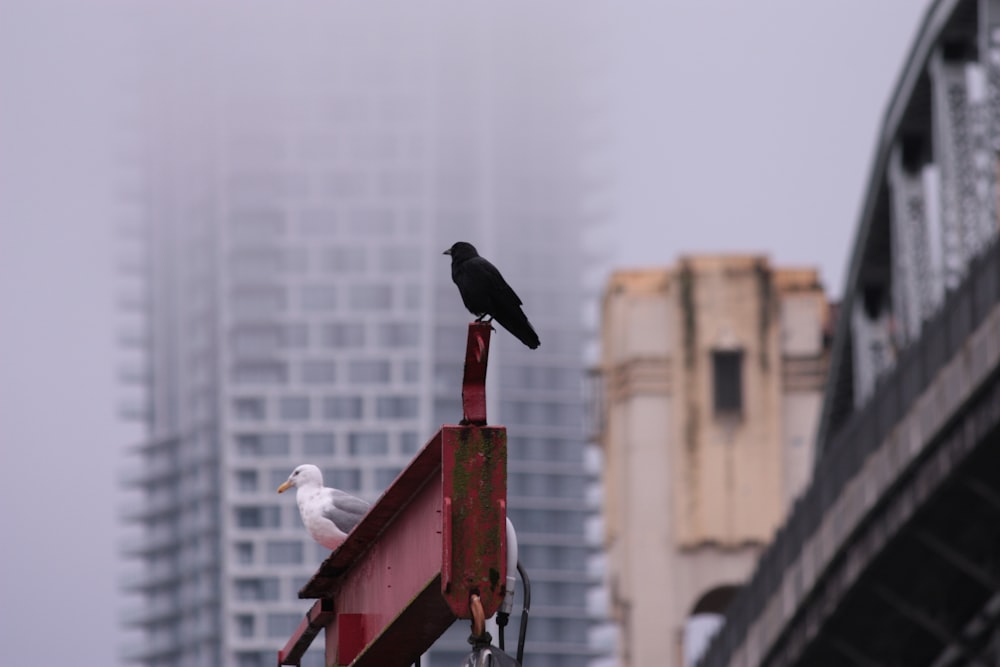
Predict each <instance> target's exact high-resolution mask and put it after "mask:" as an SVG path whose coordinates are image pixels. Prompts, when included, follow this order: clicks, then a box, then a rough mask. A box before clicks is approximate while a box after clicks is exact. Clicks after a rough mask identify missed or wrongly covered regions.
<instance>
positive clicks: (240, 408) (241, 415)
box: [233, 398, 267, 421]
mask: <svg viewBox="0 0 1000 667" xmlns="http://www.w3.org/2000/svg"><path fill="white" fill-rule="evenodd" d="M233 409H234V411H235V412H236V418H237V419H246V420H248V421H261V420H262V419H264V418H265V417H266V416H267V410H266V409H265V402H264V399H263V398H237V399H236V400H234V401H233Z"/></svg>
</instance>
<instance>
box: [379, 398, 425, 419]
mask: <svg viewBox="0 0 1000 667" xmlns="http://www.w3.org/2000/svg"><path fill="white" fill-rule="evenodd" d="M375 416H376V417H378V418H379V419H414V418H416V416H417V397H416V396H379V397H378V398H376V399H375Z"/></svg>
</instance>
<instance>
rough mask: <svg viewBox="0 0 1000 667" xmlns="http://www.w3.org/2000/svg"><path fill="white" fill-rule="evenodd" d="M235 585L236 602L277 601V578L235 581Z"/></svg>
mask: <svg viewBox="0 0 1000 667" xmlns="http://www.w3.org/2000/svg"><path fill="white" fill-rule="evenodd" d="M235 585H236V599H237V600H241V601H245V602H249V601H257V600H277V599H278V590H279V586H278V578H277V577H259V578H247V579H237V580H236V582H235Z"/></svg>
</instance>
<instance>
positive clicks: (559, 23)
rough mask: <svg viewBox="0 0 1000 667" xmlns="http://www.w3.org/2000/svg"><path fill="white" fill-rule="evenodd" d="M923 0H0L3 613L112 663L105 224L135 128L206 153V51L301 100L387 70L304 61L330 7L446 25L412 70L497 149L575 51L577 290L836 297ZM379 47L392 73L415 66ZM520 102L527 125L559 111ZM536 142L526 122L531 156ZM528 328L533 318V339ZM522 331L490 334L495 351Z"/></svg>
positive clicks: (117, 606)
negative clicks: (653, 272) (635, 288)
mask: <svg viewBox="0 0 1000 667" xmlns="http://www.w3.org/2000/svg"><path fill="white" fill-rule="evenodd" d="M928 5H929V2H928V1H927V0H920V1H919V2H913V1H912V0H880V1H879V2H874V3H873V2H870V0H849V1H844V0H822V1H819V0H817V1H814V2H809V3H803V2H796V1H794V0H774V1H770V2H763V3H748V2H740V1H737V0H728V1H723V0H717V1H714V2H695V1H694V0H670V1H666V2H645V1H641V2H634V3H612V2H588V3H584V4H583V5H582V6H581V5H580V4H579V3H570V2H562V3H546V4H545V5H544V6H541V7H539V6H535V5H534V4H531V3H506V4H504V5H503V6H502V7H500V6H489V7H488V8H487V7H486V6H485V5H477V6H475V7H473V8H469V7H467V6H465V5H460V4H459V3H454V4H453V5H452V4H448V3H439V2H436V3H433V4H426V5H425V4H423V3H421V4H420V5H419V8H418V7H417V6H416V5H413V4H402V3H400V4H399V5H398V6H396V5H393V4H380V5H379V7H378V8H377V9H369V8H367V7H365V8H362V7H361V6H360V5H350V6H349V7H347V6H345V5H344V4H329V5H327V4H324V5H323V6H320V4H319V3H253V5H252V7H253V8H252V9H250V10H248V9H246V8H245V7H244V5H243V3H236V2H215V3H204V4H197V3H179V4H175V3H166V2H154V3H142V4H139V3H124V2H122V3H113V4H109V3H76V2H69V1H65V2H49V1H41V2H39V1H31V0H0V481H2V484H0V499H2V505H3V507H4V508H5V511H4V513H3V516H2V518H0V534H2V535H3V544H4V549H3V558H2V563H3V566H2V567H0V599H2V600H3V603H2V607H0V609H2V616H0V637H2V638H3V639H4V640H5V643H6V645H7V646H9V647H11V648H12V649H13V650H14V651H16V652H18V653H20V652H26V653H27V654H26V655H25V656H24V657H23V658H21V660H23V661H24V662H25V663H26V664H37V665H55V664H69V663H71V662H72V663H73V664H85V665H90V664H93V665H98V664H100V665H115V664H124V663H123V662H121V657H120V650H121V646H122V644H123V636H124V633H123V630H122V629H121V624H120V620H121V615H122V613H123V608H124V607H125V606H126V605H127V602H126V601H125V598H124V596H123V595H122V593H121V592H120V590H119V589H120V585H121V577H122V573H123V572H124V571H125V570H126V569H127V568H126V566H125V564H124V560H123V559H122V557H121V556H120V553H119V552H120V550H121V549H120V547H121V543H122V540H123V539H125V538H127V537H128V536H129V532H128V530H127V529H126V528H124V527H123V526H122V525H121V522H120V517H121V515H122V513H123V509H124V508H125V506H126V505H127V504H128V503H129V502H132V501H133V500H134V499H132V498H131V497H129V496H128V495H126V493H125V492H123V491H122V490H121V488H120V486H121V484H120V479H121V471H122V469H123V466H124V465H125V459H124V456H123V452H124V451H125V449H126V447H127V446H129V445H132V444H135V443H137V442H139V441H140V440H141V439H142V437H143V435H144V433H143V430H142V429H141V428H140V426H139V425H138V424H137V423H136V422H128V421H125V420H123V419H121V418H120V416H119V413H120V411H121V408H122V407H123V406H125V407H128V406H129V405H130V401H135V400H136V394H135V390H134V389H128V388H127V387H124V386H123V383H122V382H121V374H122V371H123V364H125V366H127V364H128V363H129V359H128V355H127V353H126V354H125V355H124V356H123V352H122V349H121V345H120V343H121V339H122V337H123V335H125V336H127V335H128V333H129V332H130V331H131V329H130V327H133V326H134V324H135V323H134V321H132V320H130V315H129V314H128V312H129V309H128V301H129V299H130V298H133V297H134V296H135V295H134V294H133V293H131V292H130V289H131V286H130V283H129V280H128V279H127V269H128V266H129V258H128V257H127V256H126V257H124V259H123V250H122V248H123V245H122V234H123V229H124V230H126V232H124V233H127V228H128V224H129V221H130V217H131V218H134V216H135V215H136V208H135V206H134V197H135V192H136V188H139V187H141V183H140V182H139V180H138V179H137V173H136V168H137V164H138V162H139V161H140V160H141V159H145V158H148V155H145V157H144V156H143V154H142V151H143V150H150V149H149V146H154V147H155V146H160V147H162V146H175V147H176V146H182V145H190V146H191V150H192V151H193V152H197V150H198V148H199V146H200V145H202V142H210V141H211V140H212V139H211V136H210V135H209V134H207V133H205V132H204V131H205V130H206V126H205V125H202V124H201V123H200V122H199V114H200V110H202V109H210V108H211V105H210V100H211V96H212V95H213V94H214V92H215V91H214V90H213V89H212V88H211V87H210V86H209V87H203V86H207V85H208V84H207V83H206V82H208V81H210V80H211V78H210V77H205V76H203V75H204V74H205V72H204V71H202V67H203V66H206V65H210V66H212V67H216V66H218V67H220V68H224V67H231V68H232V69H231V70H227V71H233V72H239V74H238V75H236V77H235V78H232V79H229V80H228V81H227V84H226V85H227V87H228V88H227V89H228V90H238V89H246V90H248V91H253V90H255V89H258V92H257V93H255V95H256V97H254V95H249V96H248V97H247V100H248V101H247V106H246V107H245V108H240V109H237V110H234V113H235V114H236V115H237V116H239V114H243V113H246V115H247V117H257V116H254V114H258V115H260V114H265V115H266V114H267V113H270V112H272V111H273V112H274V113H278V114H286V113H290V114H294V113H295V111H296V110H295V109H294V108H291V107H288V108H283V107H282V104H281V101H282V99H283V98H282V97H281V96H280V95H277V96H275V95H267V94H264V93H261V92H260V90H259V87H260V86H261V85H262V82H266V81H275V82H277V81H280V82H281V85H287V86H288V88H289V90H302V89H303V88H308V87H309V86H310V85H313V84H314V83H315V82H316V81H317V80H322V79H323V78H324V77H325V76H327V74H328V75H329V77H330V78H331V79H337V80H352V79H355V80H357V81H356V83H357V84H358V85H364V80H365V77H375V76H379V74H378V73H376V72H375V70H377V67H378V64H379V63H378V62H375V64H374V65H373V67H374V68H375V69H374V70H369V69H366V67H368V65H370V64H371V63H368V64H366V65H361V64H359V65H358V66H357V67H354V64H353V63H351V62H344V63H341V64H340V65H339V68H338V70H337V71H335V72H334V71H330V72H329V73H324V70H323V68H322V67H321V66H320V65H318V64H317V65H315V66H313V67H311V68H308V69H298V68H297V67H296V65H295V63H296V62H301V59H302V58H303V57H304V56H303V52H305V53H308V50H309V49H311V48H316V49H317V52H318V51H320V50H321V48H320V47H319V46H317V45H322V43H323V37H324V35H325V34H326V33H327V31H329V33H330V35H331V37H330V38H331V39H338V40H356V41H357V44H358V48H359V50H361V51H364V52H366V53H369V54H372V53H374V54H382V55H384V56H385V57H386V59H387V60H391V59H392V57H393V55H394V54H395V55H397V56H398V55H399V54H400V53H410V52H411V51H409V50H408V49H417V50H418V51H419V50H420V49H432V48H438V49H440V44H439V43H438V40H439V35H441V34H447V35H448V40H449V41H448V42H447V44H448V45H449V46H448V47H447V48H443V49H440V50H439V51H435V53H439V54H440V58H441V62H440V63H439V65H440V68H441V69H440V71H432V72H430V74H428V73H426V72H425V73H423V74H422V75H421V76H424V77H426V81H427V82H428V84H427V85H432V84H433V82H436V81H438V80H439V79H445V78H447V77H448V76H452V75H454V72H455V71H457V70H462V68H466V67H467V68H471V69H470V71H476V70H475V68H476V67H483V68H485V69H486V70H487V71H489V72H491V73H492V76H491V78H489V79H487V80H484V81H482V82H481V85H482V86H483V88H482V90H479V91H477V92H476V95H475V99H477V100H479V102H480V103H481V104H482V105H483V106H482V107H481V108H470V109H464V108H461V107H458V108H451V109H432V110H430V111H428V113H429V114H439V115H438V116H436V117H437V118H441V119H447V118H448V117H449V116H448V115H449V114H452V115H454V116H455V117H466V115H467V114H470V113H472V114H477V118H482V119H484V120H483V122H484V123H494V124H495V125H496V126H500V127H503V128H507V129H509V131H510V132H511V137H507V136H506V135H504V133H503V132H500V133H498V136H495V137H494V138H492V139H491V141H492V142H493V143H492V144H491V150H497V151H500V150H501V149H502V148H503V147H504V143H505V141H506V140H507V139H510V140H511V141H514V140H515V139H516V138H517V137H515V136H514V135H516V133H517V130H518V127H519V123H518V120H519V117H518V116H517V114H518V113H524V108H527V107H530V105H526V104H521V100H523V99H530V96H532V95H534V94H539V95H541V94H542V93H541V92H539V91H544V92H545V94H548V93H549V92H551V90H552V89H553V88H558V87H559V86H561V85H563V84H564V83H565V79H564V74H565V72H566V71H568V69H574V71H580V70H581V69H582V70H584V71H588V72H589V73H590V74H589V75H588V76H590V77H592V79H593V80H592V81H591V82H589V84H588V86H587V87H586V91H585V94H584V95H581V97H580V102H579V104H580V115H579V117H577V118H567V119H566V122H567V123H582V124H583V125H584V126H585V127H584V128H583V129H582V130H581V131H580V132H579V133H578V136H580V137H583V139H581V141H586V142H588V145H587V146H586V150H585V151H581V152H582V153H583V154H584V155H586V158H585V160H582V161H581V162H579V163H573V164H571V165H568V166H567V168H572V169H574V170H578V173H577V175H578V176H579V178H581V179H585V180H586V181H587V183H588V184H590V185H592V189H593V192H592V193H591V194H589V195H588V196H587V197H586V207H585V212H586V214H587V215H589V216H594V218H596V219H597V220H599V223H598V224H597V225H596V228H595V229H594V230H592V231H588V232H587V233H586V238H585V239H584V245H585V246H586V248H587V250H588V252H589V253H590V255H591V256H593V257H594V258H595V259H594V265H593V267H587V268H588V269H591V270H590V272H589V275H588V284H587V285H586V287H587V289H588V290H589V292H590V293H591V294H592V295H593V297H594V298H596V297H597V296H598V294H599V290H600V289H601V288H602V286H603V280H604V278H605V277H606V275H607V273H608V272H609V271H610V270H612V269H615V268H623V267H632V266H650V265H665V264H669V263H672V262H674V261H675V260H676V258H677V257H678V256H679V255H681V254H688V253H695V252H731V251H736V252H762V253H766V254H768V255H769V256H770V257H771V258H772V260H774V261H775V262H776V263H781V264H783V265H793V266H815V267H818V268H819V270H820V275H821V278H822V281H823V283H824V285H825V287H826V289H827V290H828V292H829V293H830V294H831V296H832V297H833V298H836V297H837V295H838V294H839V292H840V290H841V287H842V286H841V283H842V281H843V280H844V276H845V270H846V262H847V257H848V254H847V253H848V250H849V247H850V244H851V242H852V238H853V234H854V230H855V225H856V221H857V216H858V213H859V210H860V206H861V195H862V188H863V183H864V182H865V179H866V178H867V176H868V170H869V167H870V164H869V161H870V159H871V155H872V153H873V150H874V140H875V138H876V136H877V132H878V128H879V126H880V124H881V121H882V113H883V110H884V106H885V103H886V101H887V99H888V97H889V94H890V91H891V88H892V86H893V84H894V82H895V80H896V77H897V75H898V73H899V71H900V67H901V64H902V62H903V58H904V56H905V53H906V50H907V48H908V47H909V45H910V41H911V39H912V38H913V35H914V32H915V29H916V26H917V23H918V21H919V20H920V18H921V16H922V15H923V12H924V11H925V9H926V7H927V6H928ZM484 17H485V18H484ZM439 31H440V32H439ZM304 35H305V36H304ZM540 35H542V36H544V37H545V38H544V40H542V39H540V37H539V36H540ZM394 46H395V47H396V48H398V50H394ZM150 54H156V57H155V58H153V57H151V56H150ZM282 54H288V58H287V59H284V58H283V57H282ZM209 55H212V57H211V58H207V56H209ZM375 60H376V61H378V58H376V59H375ZM403 60H405V58H404V59H403ZM318 62H320V61H317V63H318ZM158 68H162V69H158ZM395 71H396V75H400V76H409V75H410V74H408V73H407V71H406V63H405V62H404V63H403V69H402V70H395ZM400 71H401V72H402V74H400V73H399V72H400ZM413 76H416V74H413ZM240 77H245V78H242V80H241V79H240ZM462 80H465V79H462ZM275 85H277V84H275ZM264 90H272V88H271V84H270V83H268V84H266V85H265V86H264ZM490 100H496V101H497V104H496V106H495V107H490V106H489V102H490ZM512 100H513V101H514V102H517V103H512V102H511V101H512ZM258 102H259V104H258ZM439 103H440V102H439ZM508 103H510V104H509V107H508V106H505V104H508ZM536 111H537V116H536V115H532V114H529V116H528V117H526V118H525V119H524V123H525V124H526V125H528V126H531V127H536V126H541V125H544V124H545V123H549V122H551V119H550V118H549V117H548V116H546V115H545V114H546V110H544V109H542V110H536ZM150 117H157V118H163V119H170V122H169V123H167V124H166V125H163V126H161V127H168V126H169V128H170V132H171V133H172V134H170V135H164V136H157V137H154V138H153V141H152V142H148V141H146V140H145V139H143V140H140V138H141V137H142V136H143V135H142V132H143V131H147V130H148V127H149V126H148V125H144V124H143V123H144V122H145V120H148V118H150ZM581 119H582V120H581ZM239 120H240V119H239V118H238V117H237V118H234V119H233V122H235V123H238V122H239ZM440 122H442V123H443V122H446V120H441V121H440ZM568 136H576V135H573V134H572V133H569V134H568ZM547 150H548V148H547V147H546V146H545V145H544V144H543V145H539V146H538V151H539V156H538V157H539V158H542V157H545V152H546V151H547ZM530 162H531V160H525V163H526V164H527V163H530ZM544 196H545V194H544V193H543V194H542V195H540V197H542V198H544ZM477 234H478V235H479V237H478V238H470V239H468V240H475V241H477V242H479V241H482V242H483V243H485V244H486V247H487V249H489V248H491V247H496V248H502V247H503V243H502V239H499V240H498V239H497V238H495V236H494V234H496V232H488V231H486V226H485V225H483V226H481V227H477V228H475V229H474V232H473V234H472V236H474V237H475V236H476V235H477ZM454 240H459V239H454ZM431 241H432V239H428V240H427V242H426V243H424V244H423V245H424V246H426V247H422V248H419V249H415V251H420V252H428V253H431V252H433V256H432V257H429V258H428V259H427V260H426V262H425V263H426V264H427V265H429V266H430V270H432V271H435V272H437V271H439V272H441V273H442V275H444V274H446V273H447V271H448V262H447V260H445V259H443V258H441V257H440V252H441V250H442V249H443V248H444V247H447V246H442V247H441V248H437V246H436V245H433V244H434V243H438V241H437V239H433V243H432V242H431ZM126 245H127V244H126ZM432 246H433V251H432ZM484 254H485V253H484ZM500 254H501V256H502V251H500ZM126 255H127V251H126ZM123 264H124V268H125V269H126V271H125V273H124V275H125V276H126V277H125V278H123V271H122V269H123ZM512 277H513V278H514V279H517V280H519V281H521V282H522V283H523V282H524V280H525V278H524V277H518V276H517V275H516V274H515V275H513V276H511V275H509V274H508V278H512ZM512 282H513V281H512ZM452 296H454V299H455V308H456V309H458V308H459V307H460V304H459V303H458V295H457V293H455V294H453V295H452ZM530 306H531V304H530V303H529V304H526V309H527V311H528V314H529V317H532V318H533V321H534V314H533V313H532V311H531V308H530ZM123 312H124V314H123ZM536 312H537V309H536ZM590 316H591V318H592V316H593V308H591V315H590ZM457 321H458V322H462V320H461V319H458V320H457ZM590 323H591V324H594V322H593V321H590ZM504 335H506V334H504ZM508 338H509V336H508ZM545 340H546V338H545V335H544V332H542V341H543V342H542V345H543V349H544V346H545V344H546V343H545ZM515 344H517V343H516V341H514V342H513V343H511V342H510V341H503V342H501V343H500V344H499V345H500V346H501V347H500V349H501V351H502V352H501V354H506V353H507V352H506V350H505V348H504V347H503V346H508V345H509V346H510V347H511V348H512V347H513V345H515ZM428 426H429V427H430V428H431V429H433V428H436V425H432V424H428ZM422 435H425V436H426V435H430V432H428V433H426V434H422ZM290 467H291V466H289V468H290ZM289 502H291V501H289Z"/></svg>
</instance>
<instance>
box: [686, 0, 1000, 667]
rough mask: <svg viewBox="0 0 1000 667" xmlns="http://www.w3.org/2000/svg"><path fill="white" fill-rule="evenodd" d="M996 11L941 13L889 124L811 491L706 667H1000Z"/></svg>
mask: <svg viewBox="0 0 1000 667" xmlns="http://www.w3.org/2000/svg"><path fill="white" fill-rule="evenodd" d="M998 153H1000V0H938V1H937V2H935V3H934V4H933V5H932V7H931V8H930V9H929V10H928V13H927V15H926V17H925V19H924V21H923V24H922V25H921V27H920V29H919V32H918V34H917V36H916V39H915V41H914V44H913V47H912V50H911V52H910V54H909V58H908V60H907V62H906V64H905V67H904V70H903V72H902V74H901V76H900V78H899V81H898V83H897V85H896V88H895V90H894V91H893V93H892V97H891V99H890V101H889V105H888V108H887V110H886V114H885V118H884V122H883V126H882V133H881V136H880V138H879V141H878V144H877V146H876V150H875V157H874V164H873V167H872V171H871V175H870V178H869V181H868V186H867V191H866V194H865V197H864V201H863V205H862V210H861V215H860V220H859V223H858V228H857V236H856V239H855V243H854V248H853V251H852V256H851V259H850V267H849V271H848V278H847V284H846V286H845V290H844V298H843V301H842V303H841V306H840V314H839V318H838V323H837V328H836V332H835V335H834V341H833V355H832V361H831V368H830V376H829V380H828V386H827V392H826V396H825V399H824V406H823V413H822V417H821V423H820V430H819V435H818V440H817V450H818V454H817V463H816V469H815V471H814V476H813V483H812V485H811V486H810V488H809V489H808V490H807V491H806V492H805V493H804V494H803V496H802V497H800V499H799V500H798V501H797V503H796V505H795V507H794V508H793V510H792V512H791V513H790V515H789V518H788V521H787V522H786V524H785V526H783V527H782V529H781V530H780V531H779V532H778V534H777V535H776V537H775V540H774V542H773V543H772V545H771V546H770V547H769V549H768V550H767V552H765V554H764V556H763V557H762V558H761V561H760V563H759V564H758V569H757V571H756V572H755V574H754V576H753V577H752V579H751V580H750V582H749V583H748V584H747V585H746V586H745V587H744V588H743V589H742V590H741V591H740V593H739V594H738V595H737V596H736V598H735V599H734V601H733V603H732V605H731V607H730V608H729V610H728V612H727V615H726V624H725V625H724V626H723V628H722V630H721V631H720V632H719V634H718V635H717V636H716V637H715V640H714V641H713V643H712V645H711V647H710V648H709V650H708V652H707V653H706V655H705V656H704V658H703V660H702V662H701V663H700V664H702V665H707V666H710V667H716V666H719V667H721V666H727V665H731V666H740V667H758V666H765V665H766V666H782V667H783V666H792V665H799V666H803V667H805V666H808V667H822V666H825V665H831V666H836V667H840V666H849V665H858V666H862V667H869V666H871V667H875V666H882V665H899V666H901V667H917V666H921V665H927V666H933V667H948V666H952V665H982V666H983V667H986V666H988V665H995V664H1000V243H998V242H997V236H998V216H997V212H998V190H1000V188H998V173H1000V172H998V159H997V156H998Z"/></svg>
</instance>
